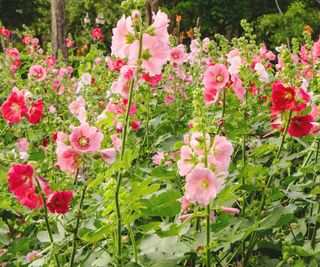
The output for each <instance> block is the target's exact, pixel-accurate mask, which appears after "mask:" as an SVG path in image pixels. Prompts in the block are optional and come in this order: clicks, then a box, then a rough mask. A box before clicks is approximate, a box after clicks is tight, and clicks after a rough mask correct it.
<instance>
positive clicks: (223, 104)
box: [216, 88, 226, 135]
mask: <svg viewBox="0 0 320 267" xmlns="http://www.w3.org/2000/svg"><path fill="white" fill-rule="evenodd" d="M225 113H226V88H224V89H223V99H222V114H221V119H220V120H221V121H222V123H224V115H225ZM221 128H222V124H220V125H219V126H218V130H217V134H216V135H218V134H219V133H220V130H221Z"/></svg>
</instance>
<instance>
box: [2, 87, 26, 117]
mask: <svg viewBox="0 0 320 267" xmlns="http://www.w3.org/2000/svg"><path fill="white" fill-rule="evenodd" d="M27 111H28V109H27V107H26V103H25V100H24V97H23V95H21V94H18V93H17V92H13V93H12V94H11V95H10V96H9V97H8V99H7V100H6V101H4V102H3V103H2V106H1V114H2V116H3V118H4V119H5V120H6V121H8V122H10V123H15V122H18V121H20V120H21V119H22V116H24V115H25V114H26V113H27Z"/></svg>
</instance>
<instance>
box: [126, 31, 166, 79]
mask: <svg viewBox="0 0 320 267" xmlns="http://www.w3.org/2000/svg"><path fill="white" fill-rule="evenodd" d="M138 55H139V41H138V40H136V41H135V42H134V43H133V44H132V45H131V46H130V54H129V64H130V65H132V66H134V65H136V64H137V60H138ZM169 56H170V48H169V45H168V44H167V43H166V44H163V43H161V42H159V41H158V40H157V38H156V37H155V36H150V35H147V34H143V37H142V54H141V59H142V62H141V68H142V69H144V70H145V71H146V72H148V73H149V74H150V75H151V76H154V75H157V74H160V73H161V70H162V66H163V65H164V64H165V63H166V62H167V60H168V59H169Z"/></svg>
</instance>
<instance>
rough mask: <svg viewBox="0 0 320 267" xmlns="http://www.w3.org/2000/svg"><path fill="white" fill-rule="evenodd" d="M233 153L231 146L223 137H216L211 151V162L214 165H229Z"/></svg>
mask: <svg viewBox="0 0 320 267" xmlns="http://www.w3.org/2000/svg"><path fill="white" fill-rule="evenodd" d="M232 153H233V147H232V144H231V143H230V142H229V141H228V139H227V138H225V137H224V136H219V135H216V136H215V138H214V141H213V146H212V149H211V156H212V162H213V164H215V165H229V163H230V160H231V155H232Z"/></svg>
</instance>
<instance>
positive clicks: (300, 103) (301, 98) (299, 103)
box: [293, 89, 310, 112]
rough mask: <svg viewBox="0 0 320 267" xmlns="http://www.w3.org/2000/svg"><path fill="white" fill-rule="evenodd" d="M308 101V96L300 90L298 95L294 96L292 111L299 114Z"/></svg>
mask: <svg viewBox="0 0 320 267" xmlns="http://www.w3.org/2000/svg"><path fill="white" fill-rule="evenodd" d="M309 101H310V95H309V94H308V93H307V92H306V91H304V90H303V89H300V90H299V93H298V95H297V96H296V106H295V107H293V111H296V112H299V111H302V110H305V109H306V108H307V104H308V103H309Z"/></svg>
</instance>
